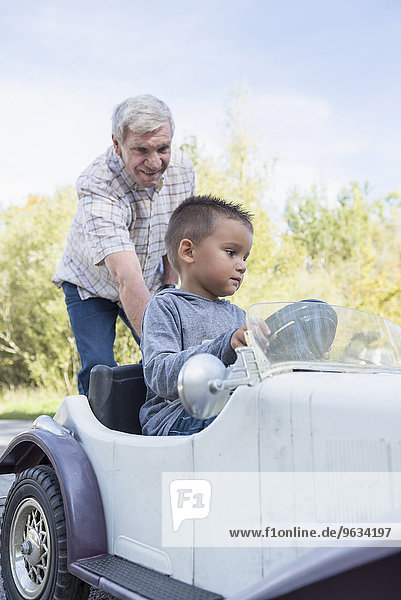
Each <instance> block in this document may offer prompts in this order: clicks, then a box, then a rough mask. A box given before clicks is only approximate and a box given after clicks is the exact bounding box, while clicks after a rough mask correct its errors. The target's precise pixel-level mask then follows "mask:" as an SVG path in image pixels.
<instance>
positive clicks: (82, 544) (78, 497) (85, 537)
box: [0, 417, 107, 564]
mask: <svg viewBox="0 0 401 600" xmlns="http://www.w3.org/2000/svg"><path fill="white" fill-rule="evenodd" d="M40 418H41V419H43V417H40ZM45 419H48V421H46V420H45V421H44V425H45V426H46V424H47V425H49V424H50V427H49V428H48V429H52V431H50V430H46V429H44V428H40V429H38V428H36V429H30V430H28V431H25V432H23V433H20V434H19V435H17V436H16V437H15V438H14V439H13V440H12V441H11V442H10V444H9V446H8V447H7V448H6V450H5V451H4V453H3V455H2V456H1V458H0V474H4V473H16V474H18V473H21V472H22V471H24V470H25V469H28V468H30V467H35V466H37V465H40V464H49V465H51V466H52V467H53V468H54V471H55V473H56V475H57V478H58V481H59V484H60V489H61V494H62V497H63V502H64V512H65V520H66V527H67V557H68V564H71V563H72V562H75V561H76V560H79V559H83V558H88V557H90V556H97V555H100V554H105V553H106V552H107V535H106V524H105V518H104V511H103V504H102V499H101V496H100V491H99V486H98V482H97V479H96V475H95V472H94V470H93V467H92V465H91V462H90V460H89V458H88V456H87V454H86V452H85V450H84V449H83V448H82V446H81V445H80V444H79V443H78V442H77V440H75V439H74V438H73V437H72V435H71V434H70V433H69V432H68V431H67V430H65V429H64V428H62V427H61V426H59V425H58V423H56V422H55V421H53V419H50V417H47V418H45Z"/></svg>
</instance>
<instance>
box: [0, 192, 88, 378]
mask: <svg viewBox="0 0 401 600" xmlns="http://www.w3.org/2000/svg"><path fill="white" fill-rule="evenodd" d="M74 208H75V196H74V193H73V192H72V190H70V189H69V190H65V191H64V192H59V193H58V194H56V196H55V198H53V199H49V198H40V197H34V196H32V197H30V199H29V200H28V202H27V204H26V205H25V206H24V208H23V209H19V208H12V209H8V210H7V211H5V212H4V213H3V214H2V215H1V216H0V219H1V220H0V223H1V224H0V227H1V230H2V236H1V242H0V273H1V275H0V294H1V297H2V299H3V302H2V305H1V307H0V332H1V333H0V358H1V364H0V382H1V384H2V385H8V386H11V385H13V386H14V385H20V384H34V385H43V384H47V385H49V384H50V385H56V384H58V382H59V381H60V379H61V380H63V381H64V382H65V384H66V385H67V386H70V385H71V381H72V376H73V370H74V365H76V362H77V359H76V351H75V345H74V341H73V337H72V334H71V332H70V330H69V326H68V317H67V315H66V311H65V308H64V306H63V302H62V301H61V296H60V292H58V291H57V290H56V289H55V287H54V286H53V284H52V283H51V281H50V280H51V276H52V274H53V273H54V270H55V267H56V264H57V262H58V260H59V259H60V255H61V253H62V249H63V245H64V240H65V232H66V228H67V227H68V224H69V223H70V221H71V217H72V214H73V211H74Z"/></svg>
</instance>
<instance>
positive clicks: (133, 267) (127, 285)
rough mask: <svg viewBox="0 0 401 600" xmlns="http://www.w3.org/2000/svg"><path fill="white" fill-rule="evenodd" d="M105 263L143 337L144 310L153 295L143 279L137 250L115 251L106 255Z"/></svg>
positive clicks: (125, 309)
mask: <svg viewBox="0 0 401 600" xmlns="http://www.w3.org/2000/svg"><path fill="white" fill-rule="evenodd" d="M105 263H106V267H107V268H108V270H109V271H110V274H111V276H112V277H113V279H114V281H115V282H116V284H117V286H118V291H119V296H120V300H121V303H122V305H123V308H124V311H125V314H126V315H127V317H128V319H129V321H130V323H131V325H132V326H133V328H134V329H135V331H136V333H137V335H138V336H139V337H141V326H142V317H143V311H144V310H145V307H146V305H147V303H148V302H149V300H150V297H151V296H150V294H149V291H148V289H147V287H146V285H145V282H144V280H143V276H142V270H141V266H140V264H139V260H138V257H137V255H136V252H135V251H129V250H127V251H122V252H114V253H113V254H109V255H108V256H106V258H105Z"/></svg>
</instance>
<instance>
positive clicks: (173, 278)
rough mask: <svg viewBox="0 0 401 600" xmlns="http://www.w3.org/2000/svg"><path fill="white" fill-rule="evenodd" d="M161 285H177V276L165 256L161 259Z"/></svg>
mask: <svg viewBox="0 0 401 600" xmlns="http://www.w3.org/2000/svg"><path fill="white" fill-rule="evenodd" d="M162 259H163V283H164V284H165V285H167V284H168V283H172V284H173V285H176V284H177V283H178V275H177V273H176V272H175V271H174V269H173V267H172V266H171V265H170V263H169V260H168V258H167V254H165V255H164V256H163V257H162Z"/></svg>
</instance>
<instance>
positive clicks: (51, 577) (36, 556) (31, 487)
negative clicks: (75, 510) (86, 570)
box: [1, 466, 90, 600]
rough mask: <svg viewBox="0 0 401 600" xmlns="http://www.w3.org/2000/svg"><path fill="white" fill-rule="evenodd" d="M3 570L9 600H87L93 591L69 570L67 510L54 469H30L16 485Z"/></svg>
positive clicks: (7, 517)
mask: <svg viewBox="0 0 401 600" xmlns="http://www.w3.org/2000/svg"><path fill="white" fill-rule="evenodd" d="M1 565H2V576H3V584H4V589H5V592H6V595H7V598H8V600H21V598H24V599H26V600H39V599H40V600H72V599H74V600H86V598H87V596H88V594H89V591H90V587H89V586H88V585H87V584H86V583H84V582H83V581H81V580H80V579H77V578H76V577H74V576H73V575H71V574H70V573H69V572H68V571H67V536H66V525H65V515H64V506H63V500H62V496H61V492H60V486H59V483H58V479H57V477H56V474H55V472H54V470H53V469H52V468H51V467H48V466H39V467H34V468H31V469H28V470H26V471H24V472H22V473H21V474H20V475H19V476H18V477H17V478H16V480H15V482H14V483H13V485H12V486H11V489H10V491H9V493H8V496H7V500H6V503H5V507H4V513H3V523H2V528H1Z"/></svg>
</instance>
